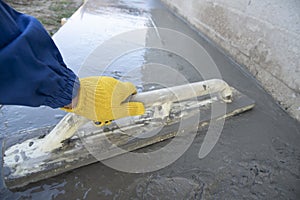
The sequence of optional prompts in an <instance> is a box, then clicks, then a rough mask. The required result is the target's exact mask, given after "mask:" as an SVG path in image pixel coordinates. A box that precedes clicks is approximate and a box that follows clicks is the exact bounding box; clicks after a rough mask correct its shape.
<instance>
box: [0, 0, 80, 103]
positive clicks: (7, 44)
mask: <svg viewBox="0 0 300 200" xmlns="http://www.w3.org/2000/svg"><path fill="white" fill-rule="evenodd" d="M78 88H79V81H78V78H77V76H76V75H75V74H74V73H73V72H72V71H71V70H70V69H68V68H67V67H66V65H65V63H64V62H63V59H62V56H61V54H60V52H59V50H58V49H57V47H56V45H55V44H54V42H53V40H52V38H51V37H50V36H49V34H48V33H47V32H46V30H45V29H44V28H43V26H42V25H41V24H40V22H39V21H38V20H36V19H35V18H34V17H31V16H28V15H25V14H21V13H18V12H16V11H15V10H13V9H12V8H11V7H9V6H8V5H6V4H5V3H4V2H2V1H1V0H0V104H6V105H27V106H40V105H47V106H50V107H52V108H58V107H64V106H66V105H69V104H70V103H71V101H72V98H74V97H75V96H76V95H77V93H78Z"/></svg>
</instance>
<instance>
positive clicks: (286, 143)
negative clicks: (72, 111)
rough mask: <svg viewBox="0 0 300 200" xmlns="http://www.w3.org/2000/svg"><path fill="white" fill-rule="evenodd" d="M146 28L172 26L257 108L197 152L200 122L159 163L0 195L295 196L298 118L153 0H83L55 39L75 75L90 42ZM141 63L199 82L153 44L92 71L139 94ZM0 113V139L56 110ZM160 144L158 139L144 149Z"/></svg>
mask: <svg viewBox="0 0 300 200" xmlns="http://www.w3.org/2000/svg"><path fill="white" fill-rule="evenodd" d="M148 26H150V27H153V26H155V27H164V28H169V29H173V30H177V31H180V32H182V33H184V34H186V35H188V36H189V37H191V38H193V39H194V40H195V41H197V42H198V43H200V44H201V45H202V46H203V47H204V48H205V50H206V51H207V52H208V53H209V55H210V56H211V57H212V59H213V61H214V62H215V63H216V65H217V66H218V68H219V70H220V73H221V75H222V77H223V79H224V80H225V81H226V82H228V83H229V84H230V85H231V86H233V87H235V88H236V89H238V90H239V91H241V92H243V93H244V94H246V95H248V96H249V97H251V98H252V99H254V100H255V101H256V107H255V108H254V109H253V110H252V111H249V112H246V113H243V114H240V115H238V116H235V117H232V118H231V119H228V120H226V122H225V125H224V128H223V132H222V134H221V138H220V139H219V141H218V143H217V145H216V146H215V147H214V149H213V150H212V152H210V154H208V156H206V157H205V158H203V159H199V158H198V152H199V149H200V146H201V144H202V142H203V139H204V136H205V132H206V130H205V129H201V130H199V132H198V135H197V137H196V138H195V140H194V142H193V144H192V145H191V147H190V148H189V149H188V150H187V151H186V152H185V153H184V154H183V156H181V157H180V158H179V159H178V160H177V161H176V162H174V163H173V164H171V165H169V166H168V167H166V168H163V169H161V170H158V171H155V172H151V173H143V174H132V173H125V172H120V171H117V170H114V169H111V168H109V167H107V166H106V165H104V164H102V163H96V164H93V165H89V166H86V167H83V168H80V169H76V170H74V171H71V172H69V173H65V174H62V175H60V176H57V177H53V178H50V179H47V180H44V181H41V182H38V183H34V184H31V185H29V186H27V187H26V188H23V189H20V190H18V191H9V190H7V189H5V187H4V185H3V184H1V193H0V194H1V195H0V199H299V198H300V187H299V185H300V148H299V142H300V124H299V122H297V121H296V120H294V119H292V118H291V117H289V116H288V115H287V113H286V112H284V111H283V110H282V109H281V108H280V107H279V106H278V105H277V103H276V102H275V101H274V100H273V99H272V98H271V97H270V95H269V94H267V93H266V92H265V91H264V90H263V89H262V87H261V86H260V85H259V84H258V83H257V81H256V80H255V79H254V78H253V77H252V75H251V74H249V72H248V71H247V70H246V69H245V68H244V67H242V66H239V65H237V64H236V63H234V62H233V61H232V60H231V59H230V58H228V57H227V56H226V55H224V53H223V52H222V51H220V50H219V49H218V48H217V47H215V45H214V44H212V43H210V42H209V41H208V40H207V39H206V38H205V37H203V36H202V35H201V34H199V33H197V32H196V31H195V30H193V28H191V27H189V26H188V25H187V24H185V23H184V22H183V21H182V20H181V19H180V18H178V17H176V16H175V15H174V14H173V13H171V12H169V11H168V10H167V9H166V8H165V7H164V5H162V4H160V2H159V1H156V0H151V1H147V2H143V1H126V0H124V1H117V0H115V1H88V2H87V4H86V7H84V8H83V9H81V10H79V11H78V12H77V13H76V14H75V15H74V16H73V17H72V18H71V19H70V21H69V22H68V23H67V24H65V25H64V26H63V27H62V28H61V30H60V31H59V32H58V33H57V34H56V35H55V36H54V39H55V42H56V43H57V45H58V46H59V48H60V50H61V52H62V54H63V57H64V59H65V61H66V63H67V65H68V66H69V67H71V68H72V69H73V70H74V71H76V72H77V73H78V74H79V76H84V75H85V74H84V73H85V71H84V70H82V68H80V67H81V66H82V65H83V64H86V63H87V61H86V58H88V57H89V55H90V54H91V53H92V52H94V50H95V49H96V48H97V47H98V46H99V44H101V43H103V42H104V41H106V40H108V39H110V38H111V37H112V36H115V35H118V34H120V33H123V32H126V31H130V30H134V29H138V28H145V27H148ZM110 51H111V52H112V51H115V50H109V49H108V51H107V52H108V54H109V52H110ZM105 52H106V51H105ZM99 56H100V55H99ZM104 62H105V61H103V63H104ZM147 63H160V64H163V65H167V66H170V67H171V68H173V69H175V70H177V71H180V73H181V74H183V75H184V76H185V77H186V78H187V80H188V81H190V82H194V81H199V80H201V79H202V77H201V76H200V75H199V74H197V70H194V68H193V66H191V64H190V63H188V62H187V61H186V60H184V59H182V58H180V57H179V56H178V55H176V54H172V53H169V52H166V51H162V50H151V49H150V50H149V49H139V50H136V51H133V52H131V53H129V54H128V55H127V56H122V57H120V58H118V59H116V60H115V61H114V62H113V63H111V65H110V67H109V68H108V69H102V68H97V69H98V70H99V73H100V74H103V73H104V74H106V75H111V76H114V77H116V78H124V77H125V78H124V79H126V80H130V81H132V82H134V83H135V84H136V85H137V87H138V90H139V91H144V90H150V89H153V85H149V84H147V81H149V80H146V81H145V80H144V79H143V77H145V74H144V76H143V73H146V74H147V73H148V74H151V70H150V72H148V71H147V69H146V70H145V69H144V68H143V65H145V64H147ZM96 65H97V66H101V63H97V64H96ZM133 66H134V69H133ZM128 71H131V72H132V73H128ZM90 73H91V72H90ZM155 76H157V74H155ZM158 87H159V86H158ZM0 115H1V118H0V131H1V133H0V134H1V135H0V137H1V138H5V137H11V136H12V135H14V134H18V132H20V130H24V129H32V128H38V127H44V126H51V125H54V124H56V123H57V122H58V121H59V119H60V118H61V117H62V116H63V115H64V113H63V112H62V111H59V110H52V109H49V108H46V107H42V108H26V107H20V106H4V107H3V108H2V109H1V110H0ZM163 145H165V142H163V143H159V144H156V145H153V146H151V147H149V149H152V148H154V149H155V148H159V147H161V146H163ZM115 159H118V158H117V157H116V158H115Z"/></svg>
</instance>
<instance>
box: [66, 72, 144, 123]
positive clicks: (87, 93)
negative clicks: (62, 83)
mask: <svg viewBox="0 0 300 200" xmlns="http://www.w3.org/2000/svg"><path fill="white" fill-rule="evenodd" d="M132 94H136V88H135V86H134V85H133V84H132V83H129V82H121V81H118V80H116V79H114V78H112V77H106V76H93V77H87V78H81V79H80V89H79V96H78V103H77V106H76V107H75V108H70V109H69V108H62V110H65V111H67V112H73V113H75V114H78V115H81V116H84V117H86V118H88V119H91V120H94V121H96V122H99V125H100V126H103V125H105V124H109V123H110V122H111V121H112V120H114V119H119V118H122V117H126V116H135V115H142V114H144V113H145V108H144V105H143V104H142V103H140V102H125V103H124V101H125V100H126V99H127V98H128V97H129V96H130V95H132Z"/></svg>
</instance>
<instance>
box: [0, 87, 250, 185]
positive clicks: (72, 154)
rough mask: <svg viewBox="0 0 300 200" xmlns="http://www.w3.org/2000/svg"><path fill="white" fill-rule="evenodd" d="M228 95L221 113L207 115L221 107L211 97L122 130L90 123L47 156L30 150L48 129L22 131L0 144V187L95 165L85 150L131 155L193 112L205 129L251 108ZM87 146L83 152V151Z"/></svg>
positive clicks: (170, 131)
mask: <svg viewBox="0 0 300 200" xmlns="http://www.w3.org/2000/svg"><path fill="white" fill-rule="evenodd" d="M233 93H234V95H233V97H234V99H233V102H232V103H227V104H226V105H227V111H226V114H224V113H220V114H219V115H218V114H217V115H215V116H211V106H212V105H213V104H225V102H222V101H219V100H218V99H217V98H213V99H210V100H204V99H202V100H201V101H185V102H181V103H180V104H178V103H173V105H172V108H171V111H170V114H169V115H168V116H167V117H165V118H163V119H162V118H159V117H155V112H156V111H155V109H157V108H153V109H149V110H147V114H146V115H144V116H143V117H138V118H134V119H131V121H130V122H128V124H126V122H123V125H122V127H120V126H119V125H118V124H116V123H113V124H111V125H109V126H106V127H103V128H95V126H93V125H92V122H89V123H86V124H85V125H84V126H83V127H82V128H81V129H80V130H78V132H77V134H75V135H74V136H73V137H72V138H70V139H68V140H66V141H64V143H63V147H62V148H59V149H56V150H54V151H52V152H47V153H45V152H39V151H37V150H36V148H37V147H38V146H39V144H42V143H41V141H43V139H44V137H43V136H45V135H46V134H47V133H48V132H49V131H50V130H51V128H53V127H46V128H42V129H36V130H33V131H30V132H24V133H23V134H20V135H19V136H18V137H15V138H10V139H8V140H7V141H6V147H5V150H4V162H3V170H4V172H3V174H4V180H5V184H6V186H7V187H8V188H10V189H13V188H19V187H22V186H25V185H27V184H29V183H32V182H37V181H39V180H43V179H46V178H49V177H53V176H56V175H58V174H61V173H64V172H66V171H70V170H72V169H76V168H79V167H82V166H86V165H89V164H91V163H94V162H97V161H99V159H96V158H95V157H94V156H93V155H92V154H91V152H97V158H99V157H100V158H101V159H102V160H104V159H109V158H111V157H114V156H117V155H120V154H122V153H124V150H125V151H134V150H137V149H140V148H142V147H146V146H148V145H151V144H154V143H157V142H160V141H163V140H166V139H169V138H172V137H174V136H175V135H176V134H177V129H178V126H179V124H180V121H181V120H182V119H187V120H188V119H189V118H190V117H193V116H194V115H196V114H199V111H200V113H201V115H200V120H199V126H207V125H208V124H209V122H210V120H212V119H211V118H213V120H218V119H221V118H227V117H230V116H233V115H236V114H239V113H242V112H244V111H246V110H250V109H252V108H253V107H254V104H255V103H254V101H253V100H251V99H250V98H248V97H247V96H245V95H243V94H241V93H240V92H238V91H236V90H234V91H233ZM157 127H163V128H162V129H161V130H160V131H159V132H158V133H157V134H155V135H153V136H151V137H139V136H140V135H141V134H145V133H146V132H147V131H149V130H150V131H151V130H152V129H155V128H157ZM124 129H126V134H124ZM188 129H189V127H185V130H186V131H188ZM200 132H201V131H200ZM25 135H26V138H24V136H25ZM87 144H88V145H89V150H87V148H86V147H85V145H87ZM117 147H119V148H117ZM120 149H122V151H120ZM101 159H100V160H101Z"/></svg>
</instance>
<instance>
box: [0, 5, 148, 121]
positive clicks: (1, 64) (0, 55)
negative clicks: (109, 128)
mask: <svg viewBox="0 0 300 200" xmlns="http://www.w3.org/2000/svg"><path fill="white" fill-rule="evenodd" d="M0 29H1V32H0V104H6V105H7V104H11V105H26V106H40V105H47V106H50V107H52V108H58V107H64V110H65V111H68V112H74V113H76V114H78V115H81V116H84V117H86V118H89V119H91V120H94V121H98V122H101V125H103V124H105V123H108V122H110V121H111V120H114V119H118V118H122V117H125V116H129V115H141V114H143V113H144V112H145V110H144V106H143V104H142V103H139V102H129V103H126V102H124V100H126V99H127V97H128V96H130V95H131V94H133V93H136V89H135V86H134V85H133V84H131V83H123V82H120V81H118V80H116V79H114V78H111V77H87V78H83V79H80V80H79V79H78V78H77V77H76V75H75V74H74V73H73V72H72V71H71V70H70V69H68V68H67V67H66V65H65V63H64V62H63V59H62V57H61V55H60V52H59V51H58V49H57V47H56V46H55V44H54V42H53V40H52V39H51V37H50V36H49V35H48V33H47V32H46V31H45V29H44V28H43V26H42V25H41V24H40V23H39V22H38V20H36V19H35V18H33V17H31V16H28V15H24V14H21V13H18V12H16V11H15V10H13V9H12V8H10V7H9V6H8V5H6V4H4V3H3V2H2V1H1V0H0ZM72 100H73V101H72ZM74 100H76V102H75V104H74ZM71 102H72V104H71Z"/></svg>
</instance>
